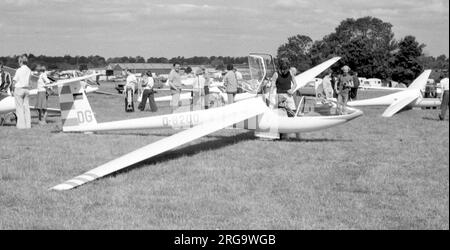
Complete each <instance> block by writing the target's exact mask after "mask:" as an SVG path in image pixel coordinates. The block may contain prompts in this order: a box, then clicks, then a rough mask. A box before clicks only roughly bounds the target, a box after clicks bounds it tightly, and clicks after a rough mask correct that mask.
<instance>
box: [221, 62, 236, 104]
mask: <svg viewBox="0 0 450 250" xmlns="http://www.w3.org/2000/svg"><path fill="white" fill-rule="evenodd" d="M227 71H228V72H227V73H226V74H225V77H224V78H223V85H224V86H225V89H226V92H227V95H228V104H233V103H234V97H235V96H236V94H237V91H238V79H237V76H236V73H235V72H234V67H233V65H232V64H228V65H227Z"/></svg>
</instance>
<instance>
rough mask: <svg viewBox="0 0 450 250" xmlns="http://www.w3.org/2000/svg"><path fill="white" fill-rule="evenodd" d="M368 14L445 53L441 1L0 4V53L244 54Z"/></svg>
mask: <svg viewBox="0 0 450 250" xmlns="http://www.w3.org/2000/svg"><path fill="white" fill-rule="evenodd" d="M368 15H369V16H374V17H378V18H380V19H382V20H383V21H385V22H390V23H391V24H393V25H394V32H395V34H396V38H401V37H404V36H406V35H414V36H416V37H417V39H418V40H419V41H420V42H422V43H425V44H426V45H427V47H426V49H425V52H426V53H427V54H429V55H433V56H437V55H441V54H446V55H447V56H448V55H449V1H448V0H226V1H225V0H146V1H144V0H78V1H72V0H70V1H69V0H0V55H3V56H6V55H13V54H20V53H33V54H36V55H39V54H45V55H52V56H56V55H65V54H70V55H73V56H75V55H85V56H87V55H91V54H98V55H101V56H105V57H113V56H124V55H125V56H137V55H141V56H144V57H146V58H147V57H150V56H155V57H160V56H163V57H173V56H178V55H180V56H186V57H190V56H195V55H197V56H212V55H229V56H246V55H247V54H248V53H250V52H267V53H272V54H273V53H275V52H276V50H277V48H278V46H279V45H281V44H282V43H283V42H285V41H286V40H287V37H289V36H293V35H296V34H303V35H308V36H310V37H311V38H312V39H313V40H320V39H322V38H323V36H324V35H327V34H329V33H331V32H333V31H334V29H335V28H336V27H337V26H338V25H339V23H340V22H341V21H342V20H344V19H345V18H349V17H353V18H358V17H364V16H368Z"/></svg>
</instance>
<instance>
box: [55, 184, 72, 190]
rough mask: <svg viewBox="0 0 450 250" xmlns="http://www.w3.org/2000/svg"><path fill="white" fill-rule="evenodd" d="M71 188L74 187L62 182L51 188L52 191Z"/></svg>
mask: <svg viewBox="0 0 450 250" xmlns="http://www.w3.org/2000/svg"><path fill="white" fill-rule="evenodd" d="M70 189H73V187H72V186H69V185H67V184H60V185H57V186H54V187H52V188H50V190H51V191H67V190H70Z"/></svg>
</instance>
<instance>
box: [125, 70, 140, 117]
mask: <svg viewBox="0 0 450 250" xmlns="http://www.w3.org/2000/svg"><path fill="white" fill-rule="evenodd" d="M127 75H128V76H127V80H126V81H127V82H126V84H125V87H124V93H125V110H126V111H127V112H134V92H135V90H136V86H137V84H138V80H137V77H136V75H134V74H133V73H131V69H128V70H127ZM130 91H131V95H129V92H130ZM129 103H131V107H130V109H129V108H128V104H129Z"/></svg>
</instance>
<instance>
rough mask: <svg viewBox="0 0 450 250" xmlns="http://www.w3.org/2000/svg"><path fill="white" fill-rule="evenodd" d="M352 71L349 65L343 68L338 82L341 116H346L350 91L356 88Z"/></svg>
mask: <svg viewBox="0 0 450 250" xmlns="http://www.w3.org/2000/svg"><path fill="white" fill-rule="evenodd" d="M350 70H351V69H350V67H349V66H347V65H346V66H344V67H342V75H341V76H339V79H338V82H337V89H338V104H339V108H338V110H339V112H340V113H341V114H345V107H346V106H347V102H348V99H349V95H350V90H351V89H352V88H353V87H354V86H355V85H354V83H353V80H354V78H353V76H352V75H350Z"/></svg>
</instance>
